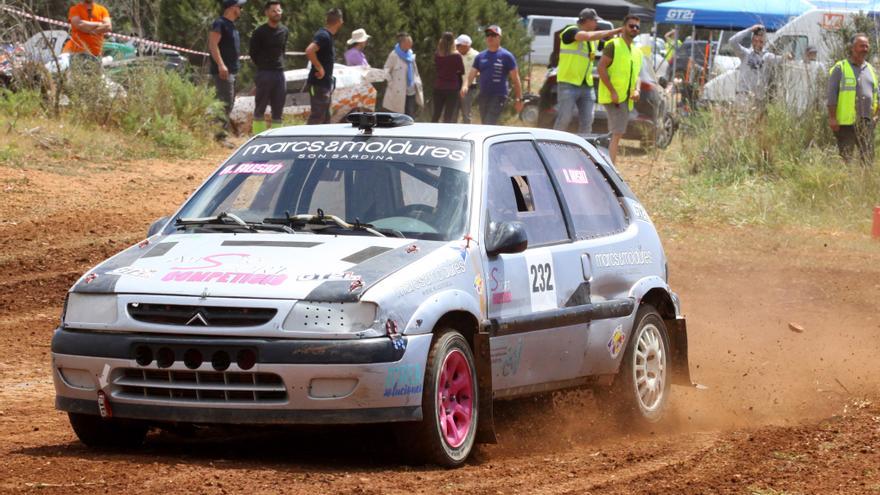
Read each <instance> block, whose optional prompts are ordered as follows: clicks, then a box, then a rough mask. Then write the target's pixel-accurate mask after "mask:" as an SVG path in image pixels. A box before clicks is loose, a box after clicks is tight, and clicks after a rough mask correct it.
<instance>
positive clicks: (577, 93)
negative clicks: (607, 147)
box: [553, 8, 622, 136]
mask: <svg viewBox="0 0 880 495" xmlns="http://www.w3.org/2000/svg"><path fill="white" fill-rule="evenodd" d="M598 19H599V16H598V15H596V11H595V10H593V9H590V8H586V9H584V10H581V13H580V16H578V21H577V24H572V25H570V26H566V27H565V29H563V30H562V32H561V33H559V41H560V43H559V66H558V68H557V72H556V82H557V86H556V88H557V91H556V94H557V98H558V99H557V102H558V105H557V106H556V112H557V113H556V122H555V123H554V124H553V128H554V129H559V130H563V131H567V130H568V125H569V124H570V123H571V119H572V117H574V111H575V109H577V112H578V134H579V135H581V136H586V135H588V134H590V133H592V132H593V98H594V95H593V60H594V59H595V57H596V48H597V46H598V40H600V39H607V38H610V37H611V36H614V35H615V34H617V33H619V32H621V30H622V28H617V29H610V30H607V31H594V29H596V25H597V21H598Z"/></svg>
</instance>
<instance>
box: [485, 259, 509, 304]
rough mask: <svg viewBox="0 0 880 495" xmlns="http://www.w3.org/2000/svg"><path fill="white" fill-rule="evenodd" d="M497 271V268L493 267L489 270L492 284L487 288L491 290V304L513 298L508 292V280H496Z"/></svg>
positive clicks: (507, 301)
mask: <svg viewBox="0 0 880 495" xmlns="http://www.w3.org/2000/svg"><path fill="white" fill-rule="evenodd" d="M498 271H499V270H498V268H497V267H495V268H492V271H491V272H489V278H490V279H491V284H492V287H490V288H489V290H490V291H492V304H505V303H509V302H511V301H512V300H513V294H512V293H511V292H510V281H508V280H504V281H503V282H500V281H499V280H498Z"/></svg>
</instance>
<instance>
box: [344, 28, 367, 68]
mask: <svg viewBox="0 0 880 495" xmlns="http://www.w3.org/2000/svg"><path fill="white" fill-rule="evenodd" d="M370 38H372V36H370V35H369V34H367V32H366V31H365V30H363V29H355V30H354V31H352V33H351V38H350V39H349V40H348V42H347V43H346V45H347V46H348V47H349V49H348V50H346V51H345V65H348V66H349V67H357V66H361V65H362V66H366V67H369V66H370V63H369V62H367V56H366V55H364V48H366V47H367V40H369V39H370Z"/></svg>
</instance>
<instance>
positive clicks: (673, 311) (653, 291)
mask: <svg viewBox="0 0 880 495" xmlns="http://www.w3.org/2000/svg"><path fill="white" fill-rule="evenodd" d="M664 285H665V284H664ZM647 305H650V306H652V307H653V308H654V309H656V310H657V313H659V314H660V317H661V318H662V319H663V323H665V324H666V333H667V335H668V336H669V346H670V350H669V355H670V359H669V364H670V369H671V371H672V383H673V384H676V385H691V384H692V383H691V376H690V365H689V364H688V338H687V324H686V323H685V319H684V318H683V317H681V316H679V314H678V305H677V303H676V299H675V297H674V296H673V294H672V292H671V291H670V290H669V288H668V287H665V286H662V287H661V286H655V287H651V288H650V289H648V291H647V292H645V293H644V294H643V295H642V296H641V298H640V299H639V304H638V308H642V307H644V306H647ZM635 324H638V322H637V321H636V322H634V325H635Z"/></svg>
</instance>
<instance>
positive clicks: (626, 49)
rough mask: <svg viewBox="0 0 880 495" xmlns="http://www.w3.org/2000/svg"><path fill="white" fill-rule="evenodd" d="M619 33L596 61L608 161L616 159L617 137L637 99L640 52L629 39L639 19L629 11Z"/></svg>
mask: <svg viewBox="0 0 880 495" xmlns="http://www.w3.org/2000/svg"><path fill="white" fill-rule="evenodd" d="M623 27H624V29H623V33H622V34H621V36H620V37H619V38H614V39H613V40H611V41H610V42H608V43H606V44H605V49H604V50H602V59H601V60H599V104H601V105H603V106H604V107H605V115H606V116H607V118H608V131H610V132H611V146H610V147H609V148H608V151H609V153H610V154H611V161H612V162H615V161H616V160H617V148H618V146H619V144H620V138H621V137H623V135H624V134H626V126H627V123H628V122H629V113H630V111H631V110H632V109H633V102H635V101H638V99H639V71H640V70H641V69H642V52H641V50H638V49H637V48H636V47H635V44H634V43H633V40H634V39H635V37H636V36H638V35H639V30H641V21H640V20H639V18H638V17H636V16H635V15H632V14H629V15H627V16H626V17H624V18H623Z"/></svg>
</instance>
